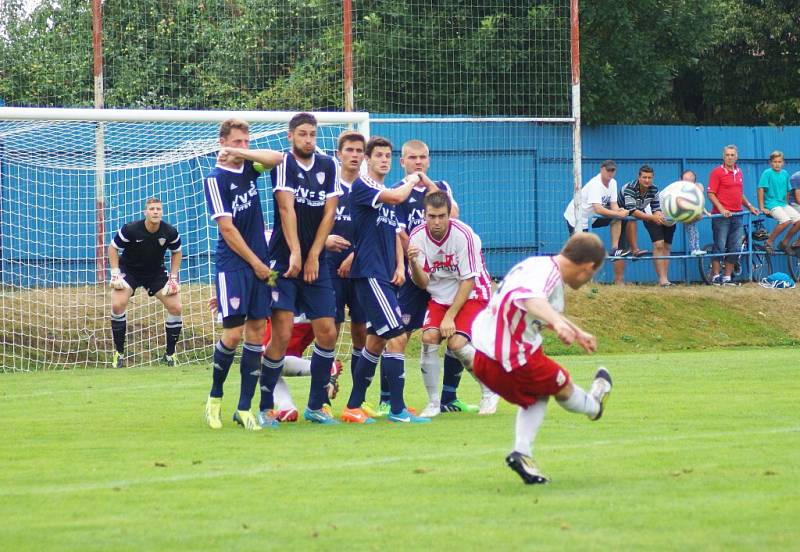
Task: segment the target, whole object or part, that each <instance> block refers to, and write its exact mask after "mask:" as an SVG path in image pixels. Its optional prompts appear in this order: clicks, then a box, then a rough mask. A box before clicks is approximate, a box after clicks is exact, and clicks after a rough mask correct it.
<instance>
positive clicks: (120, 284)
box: [108, 226, 130, 289]
mask: <svg viewBox="0 0 800 552" xmlns="http://www.w3.org/2000/svg"><path fill="white" fill-rule="evenodd" d="M127 241H129V240H128V238H126V237H125V227H124V226H123V227H122V229H121V230H120V231H119V232H118V233H117V235H115V236H114V239H113V240H111V245H109V246H108V266H109V267H110V268H111V281H110V282H109V284H110V285H111V287H112V288H114V289H125V288H127V287H130V286H129V285H128V282H126V281H125V278H123V277H122V274H121V273H120V270H119V252H120V250H121V249H123V248H124V246H125V243H124V242H127Z"/></svg>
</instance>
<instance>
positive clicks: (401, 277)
mask: <svg viewBox="0 0 800 552" xmlns="http://www.w3.org/2000/svg"><path fill="white" fill-rule="evenodd" d="M405 283H406V267H404V266H401V265H398V266H397V268H396V269H395V271H394V277H393V278H392V284H394V285H396V286H397V287H400V286H402V285H403V284H405Z"/></svg>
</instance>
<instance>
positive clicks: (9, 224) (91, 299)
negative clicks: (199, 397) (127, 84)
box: [0, 107, 370, 371]
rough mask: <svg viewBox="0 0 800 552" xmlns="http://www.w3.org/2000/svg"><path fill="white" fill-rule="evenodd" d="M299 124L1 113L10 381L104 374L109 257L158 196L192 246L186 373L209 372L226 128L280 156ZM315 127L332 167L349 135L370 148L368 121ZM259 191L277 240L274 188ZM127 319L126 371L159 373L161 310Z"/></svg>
mask: <svg viewBox="0 0 800 552" xmlns="http://www.w3.org/2000/svg"><path fill="white" fill-rule="evenodd" d="M295 113H296V112H284V111H179V110H164V111H159V110H127V109H101V110H96V109H44V108H6V107H4V108H0V239H1V240H2V241H1V245H2V248H1V249H0V317H2V322H1V323H0V324H1V325H0V366H2V368H1V369H2V370H3V371H15V370H43V369H63V368H82V367H96V366H102V365H104V364H105V363H106V362H107V361H108V360H109V359H110V356H111V354H112V352H113V345H112V339H111V328H110V318H109V316H110V310H111V307H110V298H109V288H108V285H107V279H108V270H107V269H108V264H107V259H106V253H107V246H108V244H109V243H110V241H111V238H112V237H113V235H114V233H116V232H117V231H118V230H119V228H121V227H122V226H123V225H124V224H125V223H127V222H131V221H134V220H138V219H141V218H143V215H142V213H143V211H144V207H145V200H146V199H147V198H148V197H151V196H154V197H158V198H159V199H161V200H162V202H163V204H164V220H165V221H166V222H168V223H170V224H173V225H174V226H176V227H177V229H178V231H179V232H180V233H181V238H182V242H183V253H184V259H183V262H182V266H181V272H180V277H181V281H182V284H183V286H182V289H181V294H182V302H183V320H184V326H183V334H182V336H181V341H180V342H179V344H178V348H177V352H178V360H179V362H180V361H181V360H183V361H189V360H204V359H208V358H210V356H211V348H212V345H213V343H214V340H215V338H216V336H217V335H218V328H217V327H215V323H214V320H213V318H212V316H211V315H210V313H209V311H208V300H209V299H210V298H211V297H212V296H213V293H214V286H213V273H214V267H213V263H214V260H213V255H214V251H215V247H216V240H217V229H216V225H215V224H214V223H213V221H211V220H210V218H209V217H208V214H207V212H206V207H205V198H204V194H203V184H202V182H203V177H204V176H205V174H206V173H207V172H208V171H210V170H211V168H212V167H213V166H214V163H215V160H216V152H217V151H218V149H219V123H220V122H222V121H224V120H226V119H229V118H240V119H243V120H246V121H247V122H248V123H249V124H250V132H251V147H252V148H254V149H256V148H269V149H276V150H283V149H286V147H287V146H288V143H287V141H286V130H287V122H288V121H289V120H290V119H291V117H292V116H293V115H294V114H295ZM314 115H315V117H316V118H317V121H318V123H319V127H318V137H317V143H318V146H319V147H320V148H321V149H323V150H324V151H326V152H327V153H330V154H333V152H334V151H335V149H336V141H337V138H338V136H339V134H340V133H341V132H342V131H343V130H346V129H355V130H358V131H360V132H362V133H364V134H365V135H366V136H368V135H369V120H370V119H369V114H368V113H363V112H348V113H340V112H314ZM98 129H101V130H100V131H98ZM259 189H260V190H261V192H262V193H261V199H262V202H263V209H264V212H265V216H266V219H267V220H266V221H265V222H266V225H267V227H268V228H270V227H272V223H273V209H272V194H271V183H270V181H269V176H267V175H264V176H263V177H262V178H261V180H260V184H259ZM167 264H168V261H167ZM127 314H128V316H127V318H128V336H127V343H126V359H129V360H130V361H129V362H128V364H127V365H128V366H132V365H139V364H142V363H147V362H151V361H154V360H156V359H158V358H159V356H160V354H161V353H162V352H163V348H164V327H163V325H164V315H165V310H164V308H163V306H162V305H161V303H160V302H158V301H157V300H156V299H154V298H150V297H148V296H147V293H146V292H144V290H142V289H141V288H140V289H139V290H138V291H137V293H136V294H135V295H134V296H133V297H132V298H131V301H130V303H129V305H128V309H127Z"/></svg>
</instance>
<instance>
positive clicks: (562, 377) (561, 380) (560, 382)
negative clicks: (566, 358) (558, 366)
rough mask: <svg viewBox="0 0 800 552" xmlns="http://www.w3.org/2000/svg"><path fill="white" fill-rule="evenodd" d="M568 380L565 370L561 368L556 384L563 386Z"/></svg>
mask: <svg viewBox="0 0 800 552" xmlns="http://www.w3.org/2000/svg"><path fill="white" fill-rule="evenodd" d="M566 381H567V376H565V375H564V370H559V371H558V375H557V376H556V385H558V386H559V387H561V386H562V385H564V383H566Z"/></svg>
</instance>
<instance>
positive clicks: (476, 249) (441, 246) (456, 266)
mask: <svg viewBox="0 0 800 552" xmlns="http://www.w3.org/2000/svg"><path fill="white" fill-rule="evenodd" d="M408 244H409V246H411V245H414V246H416V247H418V248H419V250H420V251H421V252H422V253H421V256H420V257H417V259H416V262H418V263H420V264H421V265H422V268H423V269H424V270H425V272H427V273H428V277H429V278H430V281H429V282H428V289H427V291H428V293H430V294H431V297H432V298H433V300H434V301H436V302H437V303H439V304H442V305H452V304H453V300H454V299H455V297H456V293H457V292H458V285H459V284H460V283H461V282H462V281H463V280H466V279H468V278H474V279H475V287H474V288H473V290H472V293H471V294H470V296H469V298H470V299H478V300H480V301H489V298H490V297H491V295H492V284H491V280H490V278H489V273H488V272H487V271H486V265H485V264H484V262H483V254H482V253H481V239H480V237H479V236H478V234H476V233H475V231H474V230H473V229H472V228H470V227H469V225H467V224H464V223H463V222H461V221H460V220H457V219H450V228H449V229H448V230H447V233H446V234H445V235H444V236H443V237H442V239H441V240H437V239H436V238H434V237H433V236H432V235H431V234H430V232H429V231H428V225H427V224H425V223H423V224H420V225H419V226H417V227H416V228H414V230H412V231H411V236H410V237H409V242H408Z"/></svg>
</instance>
